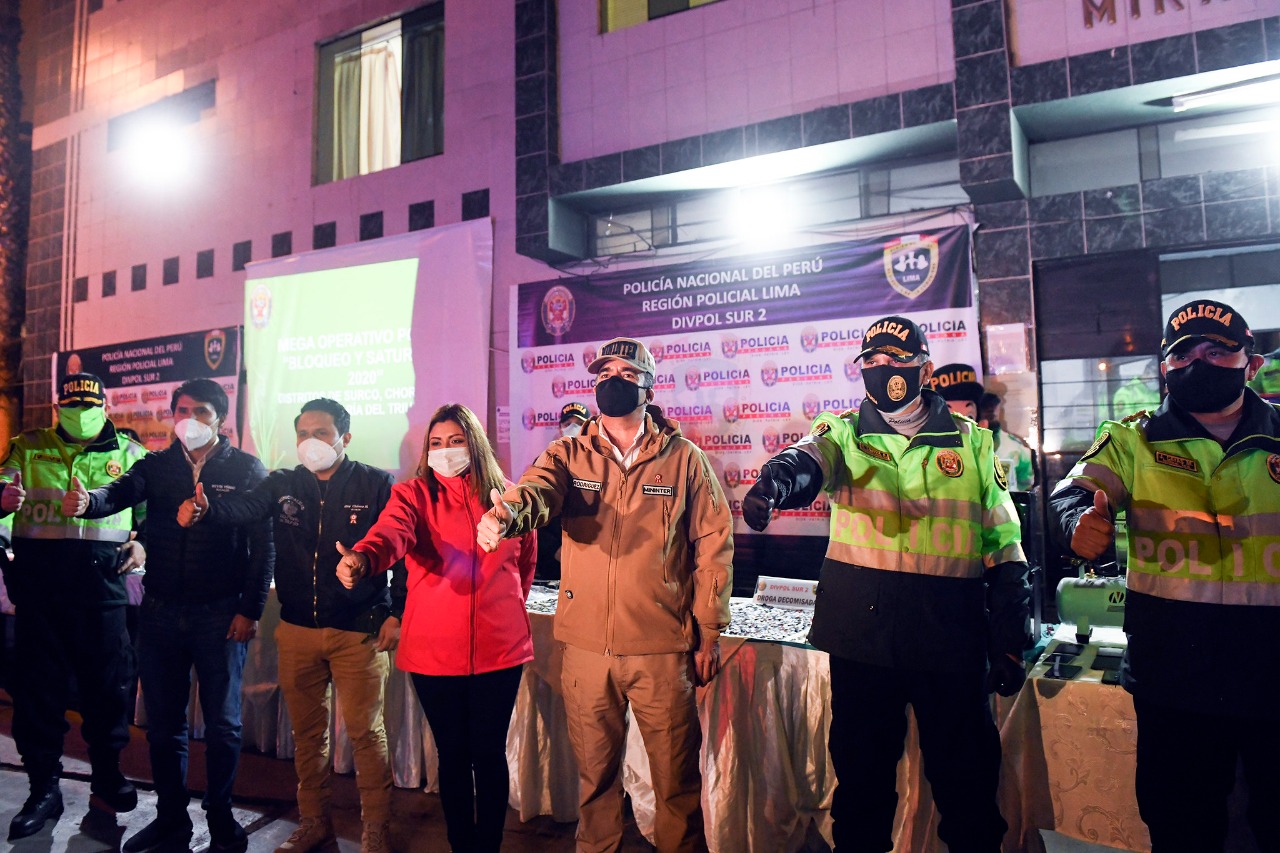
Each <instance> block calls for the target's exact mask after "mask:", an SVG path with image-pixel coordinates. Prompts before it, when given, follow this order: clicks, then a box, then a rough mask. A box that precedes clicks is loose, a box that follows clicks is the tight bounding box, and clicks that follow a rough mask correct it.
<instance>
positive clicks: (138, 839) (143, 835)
mask: <svg viewBox="0 0 1280 853" xmlns="http://www.w3.org/2000/svg"><path fill="white" fill-rule="evenodd" d="M190 843H191V818H189V817H187V813H186V812H182V813H180V814H176V815H160V816H158V817H156V819H155V820H153V821H151V823H149V824H147V825H146V826H144V827H143V828H142V829H140V830H138V832H137V833H136V834H135V835H134V836H133V837H132V838H130V839H129V840H128V841H126V842H125V843H124V847H123V848H122V849H123V850H124V853H147V851H150V850H156V851H164V850H175V849H181V850H186V849H187V848H188V846H189V845H190Z"/></svg>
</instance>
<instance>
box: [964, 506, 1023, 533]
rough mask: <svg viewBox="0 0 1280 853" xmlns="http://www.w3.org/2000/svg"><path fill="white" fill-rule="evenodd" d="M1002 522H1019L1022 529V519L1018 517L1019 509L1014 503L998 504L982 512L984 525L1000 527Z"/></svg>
mask: <svg viewBox="0 0 1280 853" xmlns="http://www.w3.org/2000/svg"><path fill="white" fill-rule="evenodd" d="M974 505H975V506H976V504H974ZM1002 524H1017V525H1018V527H1019V529H1021V527H1022V520H1021V519H1019V518H1018V510H1017V509H1016V508H1015V507H1014V506H1013V505H1012V504H996V505H995V506H993V507H991V509H989V510H986V511H984V512H983V513H982V526H983V527H999V526H1000V525H1002Z"/></svg>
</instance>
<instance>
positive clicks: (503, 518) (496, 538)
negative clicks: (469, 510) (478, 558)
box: [476, 489, 515, 554]
mask: <svg viewBox="0 0 1280 853" xmlns="http://www.w3.org/2000/svg"><path fill="white" fill-rule="evenodd" d="M489 500H490V501H492V502H493V508H492V509H491V510H489V511H488V512H486V513H485V514H484V515H482V516H481V517H480V523H479V524H477V525H476V544H478V545H479V546H480V548H481V549H482V550H483V551H484V552H485V553H486V554H488V553H492V552H493V551H496V550H497V548H498V543H499V542H501V541H502V537H503V536H505V535H506V534H507V528H508V527H510V526H511V522H512V521H514V520H515V516H514V515H513V514H512V512H511V507H509V506H507V504H506V503H505V502H504V501H503V500H502V492H500V491H498V490H497V489H493V490H491V491H490V492H489Z"/></svg>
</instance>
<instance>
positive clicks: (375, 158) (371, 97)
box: [360, 36, 400, 175]
mask: <svg viewBox="0 0 1280 853" xmlns="http://www.w3.org/2000/svg"><path fill="white" fill-rule="evenodd" d="M360 74H361V80H360V127H361V128H363V129H364V137H363V138H362V139H361V140H360V142H361V145H360V174H362V175H367V174H368V173H370V172H377V171H379V170H381V169H390V168H391V167H392V166H399V165H400V37H399V36H396V37H395V38H392V39H387V40H386V41H382V42H379V43H377V44H372V45H369V46H367V47H365V49H364V50H362V51H361V53H360Z"/></svg>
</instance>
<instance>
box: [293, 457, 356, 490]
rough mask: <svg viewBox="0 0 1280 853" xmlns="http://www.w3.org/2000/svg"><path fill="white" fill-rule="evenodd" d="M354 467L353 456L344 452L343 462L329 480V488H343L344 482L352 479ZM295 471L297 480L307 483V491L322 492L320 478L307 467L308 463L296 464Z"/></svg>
mask: <svg viewBox="0 0 1280 853" xmlns="http://www.w3.org/2000/svg"><path fill="white" fill-rule="evenodd" d="M353 467H354V462H353V461H352V459H351V457H350V456H347V455H345V454H344V455H343V457H342V462H341V464H339V465H338V470H336V471H334V472H333V474H332V475H331V476H330V477H329V479H328V481H327V482H328V483H329V488H330V489H340V488H342V486H343V484H344V483H346V482H347V480H349V479H351V471H352V469H353ZM293 473H294V476H295V477H296V478H297V482H300V483H304V484H305V486H304V488H305V489H306V490H307V491H309V492H312V493H314V494H319V493H320V478H319V477H317V476H316V475H315V474H313V473H311V471H309V470H308V469H307V466H306V465H295V466H294V468H293Z"/></svg>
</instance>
